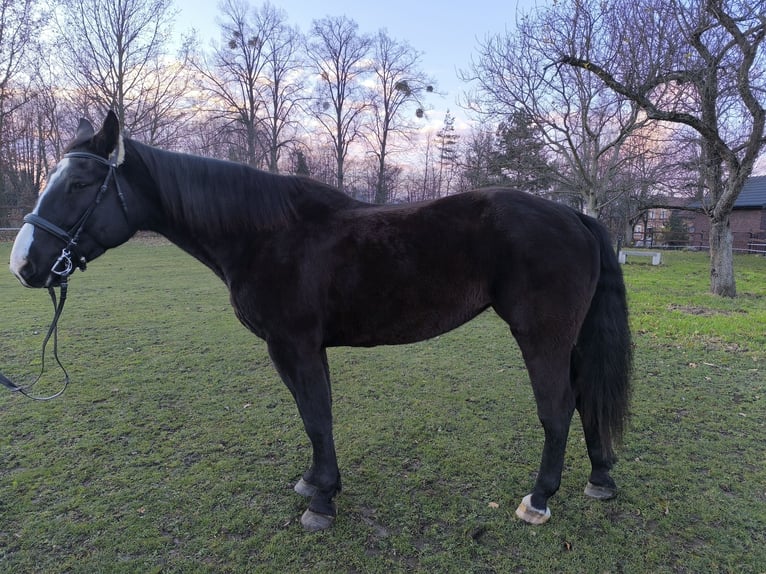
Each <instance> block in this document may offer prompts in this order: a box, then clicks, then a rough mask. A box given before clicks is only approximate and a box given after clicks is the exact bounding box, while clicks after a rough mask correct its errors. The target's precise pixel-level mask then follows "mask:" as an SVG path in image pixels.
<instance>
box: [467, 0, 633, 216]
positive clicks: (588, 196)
mask: <svg viewBox="0 0 766 574" xmlns="http://www.w3.org/2000/svg"><path fill="white" fill-rule="evenodd" d="M560 12H561V9H559V8H557V7H554V8H551V9H547V10H545V9H539V10H538V11H536V12H534V13H532V14H529V15H527V16H525V17H523V18H521V20H520V21H519V22H518V24H517V29H516V30H515V31H514V32H513V33H510V32H509V33H506V34H504V35H503V34H501V35H497V36H494V37H491V38H489V39H487V40H486V41H485V42H484V43H483V44H482V45H481V46H480V49H479V56H478V59H477V60H476V61H475V62H474V63H473V65H472V68H471V70H469V71H464V72H462V73H461V75H462V77H463V79H465V80H470V81H473V82H475V85H476V86H477V88H476V90H475V91H474V93H472V94H469V95H468V100H469V101H468V103H469V105H470V106H471V107H472V108H473V109H474V110H475V111H476V112H478V113H479V114H481V115H484V116H488V117H489V118H495V119H497V120H501V121H507V120H508V119H509V118H511V119H512V120H513V118H514V117H515V118H518V119H521V120H523V122H524V124H525V126H526V129H531V130H533V131H534V132H535V133H536V134H539V136H540V137H541V138H542V141H543V142H544V144H545V147H546V150H547V155H549V156H550V161H552V162H554V163H555V165H556V169H555V170H554V171H552V172H549V175H550V176H551V181H550V187H551V190H550V191H552V192H555V193H557V194H559V195H563V196H566V197H574V198H576V199H578V200H579V202H581V204H582V206H583V208H584V210H585V211H586V212H587V213H589V214H591V215H594V216H598V214H599V212H600V211H601V210H602V209H603V208H604V207H605V206H606V205H608V204H609V203H611V202H613V201H615V200H616V199H618V198H619V197H620V195H621V194H620V192H619V191H618V192H615V189H616V187H615V185H614V181H615V178H616V177H617V175H618V174H619V172H620V170H621V168H622V166H623V164H624V162H625V161H626V159H627V158H626V155H625V151H626V147H625V143H626V141H627V140H628V139H629V136H630V135H631V134H632V133H633V132H634V131H635V130H636V129H637V128H638V127H639V126H640V125H641V123H642V121H641V120H642V119H641V118H640V117H639V113H638V112H639V108H638V106H636V105H635V104H633V103H632V102H631V101H630V100H628V99H627V98H624V97H619V96H617V95H615V94H614V93H613V92H612V91H610V90H608V89H606V88H605V87H604V86H603V85H602V84H601V82H599V81H597V80H596V79H595V78H592V77H590V75H589V74H588V73H586V72H583V71H581V70H575V69H572V68H570V67H567V66H562V65H560V64H559V63H558V62H557V61H556V54H555V52H552V51H551V46H552V45H557V44H562V45H568V43H571V42H577V43H578V44H577V45H578V46H587V45H589V43H590V42H592V41H593V36H595V34H596V33H597V29H596V28H595V27H590V28H587V29H586V31H585V32H583V34H582V36H576V35H575V33H574V32H575V31H576V30H578V29H579V28H577V26H576V24H577V22H576V21H573V20H571V19H569V18H567V17H565V16H562V15H561V14H560ZM513 121H517V120H513Z"/></svg>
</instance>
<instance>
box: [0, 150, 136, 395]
mask: <svg viewBox="0 0 766 574" xmlns="http://www.w3.org/2000/svg"><path fill="white" fill-rule="evenodd" d="M64 157H65V158H82V159H92V160H94V161H97V162H98V163H100V164H103V165H106V166H107V167H109V171H108V172H107V174H106V178H105V179H104V183H102V184H101V187H100V188H99V190H98V193H97V194H96V198H95V199H94V200H93V203H91V204H90V206H89V207H88V209H86V210H85V212H84V213H83V214H82V216H80V218H79V219H78V220H77V222H76V223H75V224H74V225H73V226H72V228H71V229H70V230H69V231H64V230H63V229H61V228H60V227H59V226H58V225H56V224H54V223H51V222H50V221H48V220H47V219H45V218H43V217H40V216H39V215H37V214H36V213H29V214H27V215H25V216H24V223H29V224H31V225H34V226H35V227H38V228H40V229H42V230H43V231H46V232H48V233H50V234H51V235H53V236H54V237H56V238H58V239H60V240H61V241H63V242H64V243H65V244H66V245H65V247H64V248H63V249H62V250H61V255H59V257H58V259H56V261H55V262H54V263H53V265H52V266H51V277H50V279H49V280H48V285H47V287H48V293H49V294H50V296H51V301H52V302H53V320H52V321H51V324H50V327H48V333H47V334H46V335H45V339H44V340H43V346H42V350H41V352H40V355H41V360H42V365H41V368H40V374H39V375H37V378H36V379H35V380H34V382H33V383H31V384H30V385H27V386H19V385H17V384H16V383H14V382H13V381H11V380H10V379H9V378H8V377H6V376H5V375H3V374H2V373H0V384H2V385H4V386H5V387H6V388H8V389H10V390H11V391H15V392H19V393H21V394H22V395H24V396H25V397H27V398H30V399H33V400H36V401H50V400H52V399H55V398H57V397H60V396H61V395H62V394H64V391H65V390H66V389H67V387H68V386H69V373H67V370H66V369H65V368H64V365H62V364H61V361H60V360H59V356H58V322H59V319H60V318H61V313H62V312H63V311H64V303H65V302H66V297H67V289H68V286H69V285H68V281H67V280H68V278H69V276H70V275H71V274H72V273H74V271H75V269H80V270H81V271H85V268H86V266H87V260H86V259H85V257H84V256H82V255H81V254H80V253H79V251H78V249H77V243H78V241H79V240H80V234H81V233H82V230H83V228H84V227H85V223H86V222H87V221H88V219H89V218H90V216H91V215H92V214H93V211H94V210H95V209H96V207H97V206H98V204H99V203H101V200H102V199H103V197H104V195H105V194H106V192H107V190H108V189H109V183H110V182H111V181H112V180H114V185H115V188H116V190H117V196H118V198H119V200H120V205H121V206H122V210H123V212H124V213H125V216H126V217H127V215H128V207H127V204H126V203H125V196H124V195H123V193H122V190H121V189H120V182H119V181H118V180H117V176H116V172H117V166H118V164H117V162H116V161H111V160H109V159H104V158H103V157H101V156H99V155H96V154H92V153H88V152H69V153H67V154H64ZM54 275H56V276H58V277H59V278H60V283H59V287H60V289H61V294H60V296H59V297H58V298H57V297H56V291H55V289H54V288H53V286H51V283H52V282H53V276H54ZM51 338H53V357H54V359H56V363H57V364H58V366H59V367H60V368H61V370H62V371H63V372H64V383H63V386H62V388H61V390H59V391H58V392H57V393H55V394H52V395H50V396H47V397H39V396H35V395H32V394H31V391H30V390H31V389H32V387H34V386H35V385H36V384H37V383H38V382H40V379H41V378H42V376H43V373H45V349H46V348H47V346H48V342H49V341H50V339H51Z"/></svg>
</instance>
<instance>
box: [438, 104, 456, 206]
mask: <svg viewBox="0 0 766 574" xmlns="http://www.w3.org/2000/svg"><path fill="white" fill-rule="evenodd" d="M459 140H460V136H459V135H458V134H457V133H455V117H454V116H453V115H452V114H451V113H450V111H449V110H447V113H446V114H445V115H444V125H443V126H442V128H441V129H440V130H439V131H438V132H436V149H437V152H438V154H439V167H438V175H437V181H436V184H437V185H436V188H437V194H438V195H440V196H441V195H447V194H449V192H450V191H451V189H452V180H453V178H454V175H455V172H456V171H457V165H458V145H457V144H458V141H459Z"/></svg>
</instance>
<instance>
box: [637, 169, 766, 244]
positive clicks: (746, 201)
mask: <svg viewBox="0 0 766 574" xmlns="http://www.w3.org/2000/svg"><path fill="white" fill-rule="evenodd" d="M667 201H668V205H667V207H661V208H652V209H649V210H648V211H647V213H646V214H645V215H644V217H643V218H642V219H641V220H639V221H638V222H637V223H636V225H635V226H634V227H633V242H634V244H636V245H644V246H647V247H650V246H652V245H655V246H659V245H661V244H662V242H663V241H662V234H661V232H662V230H663V229H665V228H666V226H667V225H668V222H669V221H670V217H671V215H673V214H675V215H676V216H677V217H679V218H680V219H681V220H682V221H683V224H684V225H685V226H686V231H687V232H688V239H687V245H688V247H691V248H698V249H707V248H708V247H709V246H710V219H709V218H708V217H707V215H705V214H704V213H698V212H695V211H688V210H685V209H682V208H683V207H684V206H694V203H695V202H692V203H691V204H690V203H688V201H687V202H686V203H685V204H684V202H682V201H681V199H680V198H670V199H668V200H667ZM696 203H697V206H699V201H697V202H696ZM676 206H677V207H678V209H674V207H676ZM730 223H731V231H732V234H733V236H734V250H735V251H737V252H744V253H765V254H766V175H758V176H752V177H750V178H748V180H747V182H746V183H745V186H744V187H743V188H742V191H741V192H740V194H739V197H738V198H737V201H736V202H735V203H734V210H733V211H732V213H731V218H730Z"/></svg>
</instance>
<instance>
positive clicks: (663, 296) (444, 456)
mask: <svg viewBox="0 0 766 574" xmlns="http://www.w3.org/2000/svg"><path fill="white" fill-rule="evenodd" d="M9 250H10V245H8V244H7V243H6V244H0V260H1V261H7V260H8V253H9ZM663 259H664V264H663V265H662V266H660V267H652V266H650V265H645V264H640V263H638V264H628V265H626V266H625V275H626V280H627V283H628V289H629V297H630V305H631V311H632V324H633V329H634V333H635V345H636V372H635V390H634V400H633V409H632V410H633V417H632V419H631V423H630V425H629V430H628V433H627V434H626V437H625V443H624V445H623V447H622V448H621V450H620V455H621V460H620V463H619V464H618V465H617V467H616V468H615V471H614V477H615V478H616V480H617V481H618V482H619V484H620V486H621V488H622V490H621V494H620V496H619V497H618V498H617V499H616V500H614V501H610V502H607V503H599V502H597V501H593V500H590V499H587V498H586V497H585V496H584V495H583V494H582V489H583V487H584V485H585V481H586V479H587V474H588V470H589V469H588V463H587V457H586V455H585V447H584V444H583V441H582V438H581V436H582V433H581V432H580V431H579V429H578V428H577V423H575V425H574V426H573V432H572V433H571V436H570V444H569V448H568V450H567V458H566V466H565V471H564V477H563V484H562V488H561V490H560V491H559V493H558V494H557V496H556V497H555V498H553V499H552V500H551V510H552V512H553V518H552V519H551V521H550V522H549V523H548V524H546V525H545V526H542V527H530V526H528V525H525V524H522V523H521V522H519V521H518V520H516V519H515V518H514V516H513V511H514V510H515V508H516V505H517V504H518V502H519V500H520V499H521V497H522V496H524V495H525V494H526V493H527V492H528V491H529V489H530V488H531V485H532V482H533V479H534V474H535V472H536V470H537V464H538V461H539V456H540V450H541V447H542V429H541V428H540V426H539V423H538V421H537V419H536V415H535V408H534V403H533V400H532V397H531V391H530V389H529V384H528V380H527V375H526V371H525V370H524V367H523V364H522V362H521V359H520V356H519V353H518V351H517V349H516V347H515V344H514V343H513V341H512V339H511V337H510V335H509V334H508V330H507V327H506V326H505V324H504V323H503V322H502V321H500V320H499V319H498V318H497V317H496V316H495V315H494V314H492V313H486V314H484V315H482V316H481V317H479V318H478V319H477V320H475V321H473V322H471V323H469V324H468V325H466V326H465V327H463V328H461V329H458V330H457V331H454V332H452V333H449V334H447V335H444V336H442V337H438V338H436V339H433V340H430V341H426V342H423V343H420V344H416V345H408V346H402V347H385V348H375V349H367V350H361V349H333V350H331V352H330V366H331V370H332V374H333V379H334V397H335V419H336V423H335V425H336V428H335V432H336V440H337V445H338V455H339V458H340V464H341V470H342V472H343V479H344V487H345V490H344V492H343V493H342V494H341V496H340V497H339V498H338V505H339V509H340V516H339V518H338V520H337V522H336V524H335V526H334V527H333V528H332V529H331V530H329V531H327V532H322V533H319V534H315V535H310V534H305V533H304V532H303V531H302V528H301V526H300V524H299V517H300V514H301V513H302V511H303V510H304V506H305V501H304V500H303V499H301V498H300V497H298V496H297V495H295V494H294V493H293V492H292V490H291V486H292V484H293V482H294V481H295V480H296V479H297V477H298V476H299V475H300V474H301V473H302V471H303V470H304V469H305V467H306V465H307V464H308V460H309V456H310V449H309V447H308V442H307V440H306V438H305V436H304V434H303V430H302V425H301V423H300V420H299V418H298V416H297V412H296V409H295V407H294V405H293V403H292V399H291V398H290V396H289V393H288V392H287V390H286V389H285V388H284V387H283V386H282V384H281V382H280V381H279V380H278V378H277V376H276V374H275V373H274V371H273V369H272V367H271V365H270V362H269V359H268V355H267V352H266V349H265V346H264V345H263V343H262V342H260V341H259V340H258V339H256V338H255V337H253V336H252V335H250V334H249V333H248V332H247V331H246V330H245V329H244V328H243V327H241V326H240V325H239V323H237V321H236V319H235V318H234V316H233V314H232V312H231V310H230V308H229V304H228V295H227V292H226V289H225V288H224V286H223V285H222V284H221V283H220V282H219V281H218V280H217V279H216V278H215V277H214V276H213V275H212V274H211V273H210V272H209V271H207V270H206V269H205V268H203V267H202V266H201V265H200V264H198V263H196V262H195V261H194V260H192V259H190V258H189V257H188V256H186V255H184V254H182V253H181V252H180V251H178V250H177V249H176V248H174V247H172V246H168V245H163V244H152V245H146V244H142V243H138V242H132V243H130V244H128V245H126V246H125V247H122V248H120V249H118V250H115V251H114V252H110V253H109V254H107V255H105V256H104V257H103V258H102V259H100V260H98V261H96V262H94V263H93V264H92V265H91V266H89V270H88V272H87V273H85V274H81V273H77V274H76V275H75V277H74V278H73V280H72V283H71V286H70V300H69V302H68V304H67V308H66V310H65V314H64V317H63V319H62V322H61V335H60V348H61V355H62V360H63V361H64V363H65V365H66V366H67V367H68V369H69V372H70V375H71V377H72V380H73V383H72V385H71V387H70V388H69V390H68V391H67V393H66V394H65V395H64V396H63V397H62V398H60V399H58V400H56V401H53V402H50V403H33V402H30V401H27V400H26V399H24V398H23V397H20V396H17V395H14V394H11V393H6V392H5V391H2V393H3V394H0V422H1V423H2V433H0V571H2V572H83V573H85V572H87V573H92V572H126V573H128V572H183V573H188V572H327V573H331V572H332V573H336V572H349V573H351V572H354V573H356V572H371V573H372V572H380V573H389V572H456V573H459V574H463V573H469V572H471V573H473V572H475V573H490V572H497V573H506V572H545V573H547V572H577V573H580V572H587V573H590V572H615V573H616V572H627V573H643V572H683V573H686V572H690V573H691V572H695V573H696V572H744V573H748V572H752V573H763V572H765V571H766V566H765V565H766V454H765V452H766V451H764V445H765V444H766V422H765V421H764V413H765V412H766V408H765V407H766V396H765V395H766V388H765V387H766V383H765V382H764V381H765V380H766V374H765V371H766V363H765V361H766V259H764V258H758V257H741V258H738V259H737V260H736V263H735V268H736V271H737V281H738V289H739V292H740V296H739V297H738V298H736V299H734V300H728V299H721V298H717V297H714V296H712V295H708V294H707V293H706V291H707V285H708V275H707V273H708V271H707V269H708V262H707V259H706V258H705V256H703V255H701V254H684V253H667V254H664V257H663ZM50 315H51V311H50V308H49V302H48V301H47V295H46V294H45V293H44V292H43V291H33V290H26V289H22V288H21V287H19V286H18V284H17V283H16V281H15V279H13V277H11V276H10V274H8V273H5V272H3V273H0V371H2V372H3V373H4V374H6V375H8V376H10V377H11V378H14V379H15V380H19V381H22V382H23V381H29V380H30V377H31V376H33V375H34V374H35V373H36V371H37V370H38V368H39V358H38V351H39V345H40V342H41V339H42V333H43V332H44V330H45V328H46V327H47V323H48V321H49V320H50ZM59 382H60V373H59V372H57V371H56V370H55V369H54V368H52V367H51V368H50V369H49V371H48V375H46V378H45V380H44V381H43V382H42V383H41V384H40V387H41V388H40V392H41V393H44V392H46V391H48V392H50V391H52V390H54V389H56V388H57V385H58V384H59ZM0 391H1V390H0ZM491 503H492V504H491Z"/></svg>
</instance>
